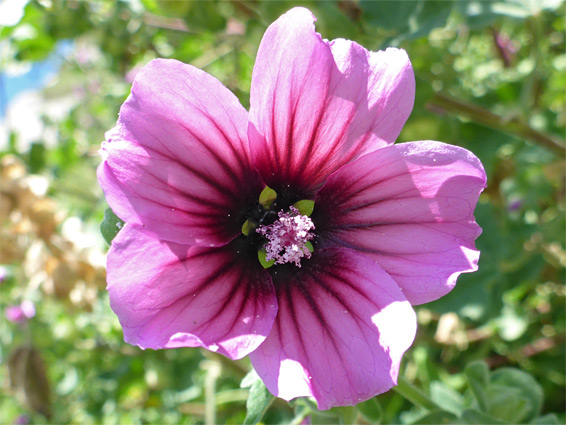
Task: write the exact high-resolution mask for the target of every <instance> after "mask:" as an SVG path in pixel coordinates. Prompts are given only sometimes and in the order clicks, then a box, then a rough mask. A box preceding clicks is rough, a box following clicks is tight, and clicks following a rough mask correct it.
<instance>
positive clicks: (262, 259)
mask: <svg viewBox="0 0 566 425" xmlns="http://www.w3.org/2000/svg"><path fill="white" fill-rule="evenodd" d="M266 257H267V252H265V250H263V249H260V250H258V251H257V258H258V260H259V262H260V264H261V266H262V267H263V268H264V269H268V268H270V267H271V266H273V265H274V264H275V260H267V258H266Z"/></svg>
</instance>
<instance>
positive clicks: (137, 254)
mask: <svg viewBox="0 0 566 425" xmlns="http://www.w3.org/2000/svg"><path fill="white" fill-rule="evenodd" d="M239 244H240V241H239V240H235V241H233V242H231V243H230V244H228V245H225V246H222V247H219V248H205V247H190V246H185V245H178V244H175V243H172V242H163V241H159V240H157V239H155V238H153V237H151V236H148V235H146V234H145V233H143V232H142V231H141V230H140V227H139V226H136V225H133V226H132V225H129V224H126V226H125V227H124V228H123V229H122V230H121V231H120V233H119V234H118V236H117V237H116V238H115V239H114V241H113V242H112V247H111V248H110V251H109V255H108V265H107V269H108V277H107V282H108V291H109V294H110V305H111V307H112V309H113V310H114V312H115V313H116V315H117V316H118V318H119V319H120V324H121V325H122V328H123V329H124V339H125V340H126V342H129V343H130V344H134V345H138V346H140V347H141V348H154V349H158V348H174V347H205V348H207V349H209V350H212V351H216V352H218V353H221V354H224V355H225V356H228V357H230V358H232V359H239V358H242V357H244V356H246V355H247V354H249V353H250V352H251V351H253V350H254V349H255V348H256V347H257V346H258V345H259V344H260V343H261V342H262V341H263V340H264V339H265V337H266V336H267V334H268V333H269V331H270V330H271V327H272V324H273V320H274V318H275V316H276V314H277V299H276V297H275V291H274V288H273V284H272V283H271V278H270V277H269V275H268V273H267V272H266V271H265V270H264V269H263V268H262V267H261V266H259V265H258V264H256V263H255V262H253V263H251V262H249V261H248V260H247V257H246V255H243V253H240V252H239V249H240V248H239Z"/></svg>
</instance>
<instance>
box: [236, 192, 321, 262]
mask: <svg viewBox="0 0 566 425" xmlns="http://www.w3.org/2000/svg"><path fill="white" fill-rule="evenodd" d="M305 203H310V211H306V212H305V210H304V204H305ZM312 205H313V202H312V201H308V200H299V199H297V196H293V195H292V194H291V193H289V191H282V193H276V192H275V191H273V190H272V189H270V188H265V189H264V191H263V192H262V193H261V195H260V197H259V202H258V203H257V205H256V206H254V207H253V208H250V210H248V213H247V214H246V217H247V220H246V221H245V223H244V225H243V226H242V234H243V235H244V236H245V237H246V239H247V243H248V246H249V252H250V253H257V255H258V258H259V261H260V263H261V264H262V265H263V267H265V268H270V267H271V266H273V265H283V264H288V263H291V264H292V265H294V266H296V267H301V259H305V260H308V259H309V258H310V257H311V253H312V252H313V250H314V248H313V245H312V243H311V241H312V240H313V239H314V238H315V236H316V235H315V233H314V229H315V225H314V223H313V221H312V220H311V219H310V218H309V215H310V213H311V212H312V208H313V207H312ZM307 210H308V208H307ZM252 255H255V254H252ZM291 264H290V265H291Z"/></svg>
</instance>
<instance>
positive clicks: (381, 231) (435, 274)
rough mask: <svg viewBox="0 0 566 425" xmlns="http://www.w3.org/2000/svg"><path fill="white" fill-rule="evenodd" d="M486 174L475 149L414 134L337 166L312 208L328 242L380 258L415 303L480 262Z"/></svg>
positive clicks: (448, 286) (321, 237)
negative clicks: (478, 208) (478, 217)
mask: <svg viewBox="0 0 566 425" xmlns="http://www.w3.org/2000/svg"><path fill="white" fill-rule="evenodd" d="M485 184H486V176H485V172H484V170H483V167H482V165H481V163H480V161H479V160H478V159H477V158H476V157H475V156H474V155H473V154H472V153H471V152H469V151H467V150H465V149H462V148H459V147H456V146H451V145H446V144H444V143H439V142H432V141H427V142H413V143H403V144H400V145H395V146H389V147H386V148H383V149H380V150H378V151H376V152H373V153H370V154H368V155H366V156H364V157H362V158H360V159H359V160H357V161H355V162H354V163H352V164H348V165H346V166H344V167H343V168H342V169H340V170H339V171H337V172H336V173H335V174H333V175H332V176H331V177H330V178H329V179H328V181H327V183H326V185H325V186H324V187H323V188H322V189H321V190H320V192H319V193H318V196H317V199H316V201H315V210H314V213H313V216H312V219H313V221H314V222H315V223H316V226H317V230H318V234H319V244H320V245H321V246H345V247H348V248H352V249H356V250H358V251H361V252H363V253H365V254H366V255H369V256H370V257H371V258H373V259H374V260H375V261H376V262H377V263H378V264H379V265H380V266H381V267H382V268H383V269H384V270H385V271H386V272H387V273H389V274H390V275H391V277H393V278H394V279H395V281H396V282H397V283H398V284H399V286H400V287H401V288H402V290H403V293H404V294H405V296H406V297H407V299H408V300H409V301H410V302H411V303H412V304H422V303H425V302H429V301H433V300H435V299H438V298H440V297H441V296H443V295H445V294H446V293H448V292H449V291H450V290H451V289H452V288H453V287H454V285H455V284H456V279H457V277H458V276H459V275H460V273H464V272H471V271H475V270H477V261H478V258H479V252H478V251H477V250H476V249H475V245H474V241H475V239H476V238H477V237H478V236H479V235H480V233H481V229H480V227H479V226H478V225H477V223H476V222H475V219H474V215H473V213H474V208H475V205H476V202H477V200H478V197H479V194H480V192H481V191H482V190H483V189H484V187H485Z"/></svg>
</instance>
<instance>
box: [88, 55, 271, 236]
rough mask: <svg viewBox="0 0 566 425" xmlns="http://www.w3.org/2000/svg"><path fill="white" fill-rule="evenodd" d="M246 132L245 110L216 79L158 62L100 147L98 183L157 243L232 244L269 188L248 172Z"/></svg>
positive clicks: (140, 78) (145, 72)
mask: <svg viewBox="0 0 566 425" xmlns="http://www.w3.org/2000/svg"><path fill="white" fill-rule="evenodd" d="M246 128H247V112H246V110H245V109H244V108H243V107H242V106H241V105H240V103H239V102H238V100H237V99H236V97H235V96H234V95H233V94H232V93H231V92H230V91H229V90H228V89H227V88H226V87H224V86H223V85H222V84H221V83H220V82H219V81H218V80H216V79H215V78H214V77H212V76H210V75H208V74H206V73H205V72H203V71H201V70H199V69H197V68H194V67H192V66H190V65H185V64H183V63H181V62H178V61H174V60H154V61H152V62H151V63H149V64H148V65H147V66H146V67H144V68H143V69H142V70H141V71H140V72H139V73H138V75H137V76H136V79H135V81H134V84H133V87H132V93H131V95H130V97H129V98H128V99H127V100H126V102H125V103H124V105H122V108H121V110H120V118H119V119H118V123H117V125H116V127H115V128H114V129H113V130H111V131H109V132H108V133H107V135H106V142H104V143H103V145H102V150H101V155H102V157H103V162H102V164H101V165H100V167H99V169H98V178H99V181H100V184H101V186H102V188H103V190H104V193H105V195H106V199H107V201H108V204H109V205H110V207H111V208H112V210H113V211H114V212H115V213H116V214H117V215H118V216H119V217H120V218H121V219H122V220H124V221H126V222H128V223H137V224H140V225H143V226H144V227H145V230H146V231H147V232H149V233H152V234H154V235H155V236H156V237H157V238H158V239H162V240H168V241H171V242H177V243H187V244H197V245H203V246H218V245H222V244H224V243H227V242H229V241H230V240H232V239H233V238H235V237H236V236H237V235H238V234H239V233H240V229H241V226H242V223H243V222H244V221H245V218H244V217H243V213H244V211H243V210H244V209H245V208H246V206H248V205H249V204H250V203H251V202H252V201H253V200H256V199H257V196H258V194H259V193H260V192H261V190H262V187H263V184H262V183H261V182H260V178H259V175H258V174H257V172H256V171H255V170H252V167H251V166H250V160H249V149H248V143H247V135H246Z"/></svg>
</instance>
